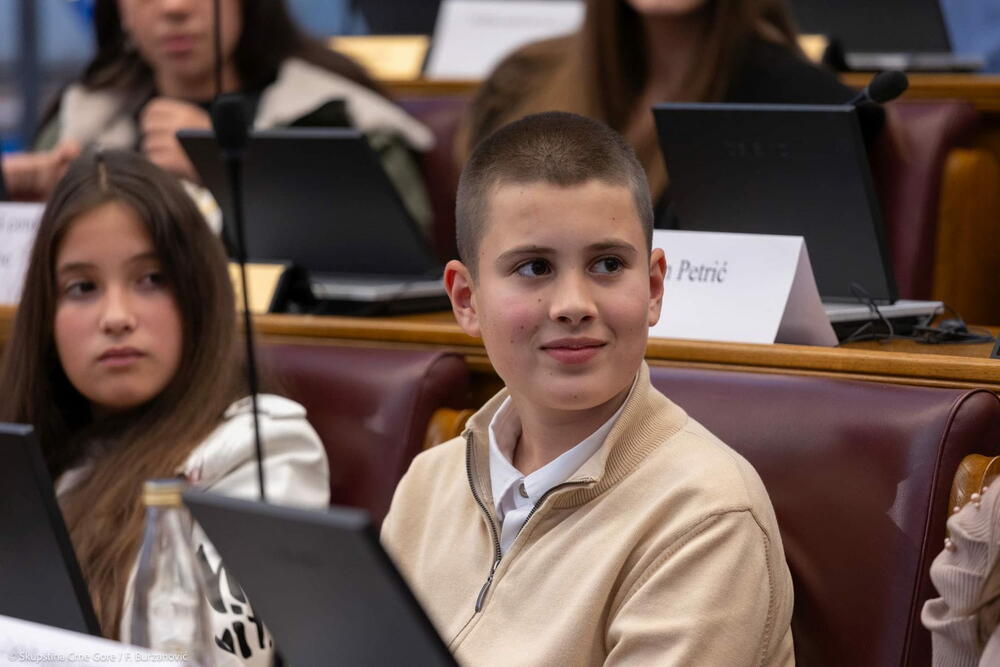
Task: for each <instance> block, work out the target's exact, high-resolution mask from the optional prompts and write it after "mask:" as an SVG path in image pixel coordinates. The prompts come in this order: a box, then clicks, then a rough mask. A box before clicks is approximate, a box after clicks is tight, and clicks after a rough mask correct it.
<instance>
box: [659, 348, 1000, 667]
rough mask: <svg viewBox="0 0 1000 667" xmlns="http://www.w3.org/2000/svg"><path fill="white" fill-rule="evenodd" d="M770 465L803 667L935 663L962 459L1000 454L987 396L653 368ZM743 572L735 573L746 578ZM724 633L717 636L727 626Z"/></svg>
mask: <svg viewBox="0 0 1000 667" xmlns="http://www.w3.org/2000/svg"><path fill="white" fill-rule="evenodd" d="M651 371H652V380H653V384H654V385H656V386H657V387H658V388H659V389H660V390H661V391H663V393H665V394H666V395H667V396H669V397H670V398H671V399H672V400H673V401H675V402H676V403H677V404H679V405H680V406H682V407H683V408H684V409H685V410H687V411H688V413H689V414H690V415H691V416H692V417H693V418H695V419H697V420H698V421H700V422H701V423H702V424H704V425H705V426H706V427H707V428H708V429H709V430H711V431H712V432H714V433H715V434H716V435H718V436H719V437H720V438H722V439H723V440H724V441H725V442H726V443H728V444H729V445H730V446H731V447H733V448H734V449H736V450H737V451H738V452H740V453H741V454H742V455H743V456H744V457H746V458H747V459H748V460H749V461H750V463H752V464H753V465H754V467H755V468H756V469H757V471H758V472H759V473H760V476H761V478H762V479H763V480H764V484H765V486H766V487H767V490H768V493H769V494H770V496H771V500H772V503H773V504H774V508H775V511H776V513H777V517H778V524H779V526H780V528H781V536H782V540H783V543H784V548H785V555H786V557H787V559H788V564H789V568H790V569H791V572H792V578H793V580H794V585H795V610H794V615H793V619H792V633H793V636H794V638H795V653H796V658H797V662H798V663H799V664H800V665H807V666H814V665H830V666H831V667H833V666H835V665H836V666H838V667H839V666H842V665H929V664H930V636H929V633H928V632H927V631H926V630H925V629H924V628H923V627H922V626H921V624H920V610H921V607H922V606H923V603H924V601H925V600H927V599H928V598H930V597H936V593H935V592H934V588H933V586H932V584H931V582H930V578H929V575H928V571H929V568H930V564H931V561H932V560H933V559H934V557H935V556H936V555H937V553H938V552H939V551H940V550H941V548H942V546H943V540H944V535H945V520H946V518H947V517H946V513H947V503H948V495H949V491H950V489H951V482H952V477H953V475H954V473H955V471H956V469H957V468H958V464H959V462H960V461H961V460H962V458H963V457H964V456H965V455H967V454H971V453H975V452H979V453H983V454H1000V399H998V398H997V396H996V395H994V394H992V393H990V392H987V391H968V390H951V389H935V388H923V387H907V386H896V385H882V384H876V383H865V382H849V381H843V380H830V379H824V378H809V377H792V376H783V375H770V374H754V373H735V372H723V371H708V370H696V369H680V368H659V367H658V368H652V369H651ZM736 576H738V574H737V575H736ZM724 631H725V630H724V629H720V632H724Z"/></svg>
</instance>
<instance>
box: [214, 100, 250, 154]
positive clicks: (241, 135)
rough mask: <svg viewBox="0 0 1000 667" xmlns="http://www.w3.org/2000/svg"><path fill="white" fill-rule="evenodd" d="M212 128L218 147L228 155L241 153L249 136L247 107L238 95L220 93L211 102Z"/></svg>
mask: <svg viewBox="0 0 1000 667" xmlns="http://www.w3.org/2000/svg"><path fill="white" fill-rule="evenodd" d="M211 115H212V129H213V130H214V131H215V139H216V141H218V142H219V147H220V148H222V150H223V152H225V153H226V154H228V155H236V154H239V153H242V152H243V150H244V149H246V146H247V141H248V140H249V138H250V135H249V126H250V123H249V121H248V120H247V108H246V104H245V103H244V101H243V98H242V97H241V96H240V95H236V94H226V95H220V96H219V97H217V98H216V99H215V101H214V102H212V112H211Z"/></svg>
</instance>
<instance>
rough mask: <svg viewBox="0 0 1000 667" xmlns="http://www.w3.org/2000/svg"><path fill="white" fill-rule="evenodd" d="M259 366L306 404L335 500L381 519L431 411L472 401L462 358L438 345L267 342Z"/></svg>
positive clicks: (415, 451)
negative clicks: (406, 347) (432, 347)
mask: <svg viewBox="0 0 1000 667" xmlns="http://www.w3.org/2000/svg"><path fill="white" fill-rule="evenodd" d="M261 358H262V359H261V361H262V368H266V369H268V371H269V373H270V374H271V375H272V376H273V377H274V379H275V381H276V383H277V385H278V388H279V390H280V393H282V394H284V395H285V396H288V397H289V398H291V399H292V400H295V401H298V402H299V403H301V404H302V405H303V406H305V408H306V413H307V418H308V419H309V423H310V424H312V426H313V428H315V429H316V432H317V433H318V434H319V436H320V438H321V439H322V440H323V444H324V446H325V447H326V453H327V456H328V458H329V461H330V500H331V502H332V503H333V504H335V505H351V506H354V507H360V508H362V509H365V510H368V512H370V513H371V515H372V517H373V520H374V521H375V522H376V523H380V522H381V521H382V519H383V518H384V517H385V514H386V512H387V511H388V510H389V502H390V501H391V500H392V493H393V491H394V490H395V488H396V484H397V483H398V482H399V480H400V478H401V477H402V476H403V473H405V472H406V469H407V468H408V467H409V465H410V461H411V460H412V459H413V457H414V456H416V455H417V454H418V453H419V452H420V451H421V449H422V448H423V442H424V435H425V433H426V432H427V425H428V423H429V422H430V418H431V415H432V414H433V413H434V411H435V410H436V409H438V408H441V407H451V408H462V407H465V406H466V405H467V403H468V400H469V397H468V393H469V372H468V369H467V368H466V366H465V361H464V360H463V359H462V357H461V356H459V355H457V354H454V353H448V352H442V351H436V350H428V351H424V350H392V349H379V348H362V347H340V346H335V345H284V344H280V345H275V344H270V345H264V346H262V349H261Z"/></svg>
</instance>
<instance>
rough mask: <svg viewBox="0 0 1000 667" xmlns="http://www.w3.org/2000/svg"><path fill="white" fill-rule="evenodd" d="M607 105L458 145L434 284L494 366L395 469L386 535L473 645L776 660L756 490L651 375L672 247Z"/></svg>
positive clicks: (585, 657) (566, 653)
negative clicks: (462, 161)
mask: <svg viewBox="0 0 1000 667" xmlns="http://www.w3.org/2000/svg"><path fill="white" fill-rule="evenodd" d="M652 220H653V211H652V205H651V202H650V196H649V190H648V186H647V184H646V179H645V175H644V173H643V170H642V167H641V166H640V165H639V163H638V162H637V160H636V158H635V156H634V154H633V153H632V151H631V149H630V148H628V146H627V145H626V144H625V142H624V141H623V140H622V139H621V137H619V136H618V135H617V134H615V133H614V132H613V131H612V130H610V129H608V128H607V127H606V126H604V125H602V124H600V123H597V122H595V121H592V120H588V119H585V118H582V117H580V116H575V115H572V114H566V113H558V112H551V113H545V114H537V115H534V116H528V117H526V118H524V119H522V120H520V121H517V122H515V123H512V124H510V125H508V126H506V127H504V128H502V129H500V130H498V131H497V132H496V133H495V134H493V135H492V136H491V137H489V138H488V139H486V140H485V141H483V142H482V143H481V144H480V145H479V146H478V147H477V148H476V150H475V151H474V153H473V155H472V156H471V157H470V159H469V161H468V163H467V165H466V167H465V169H464V171H463V173H462V178H461V182H460V184H459V191H458V207H457V223H458V246H459V254H460V256H461V258H462V261H452V262H449V263H448V265H447V267H446V269H445V284H446V286H447V289H448V293H449V296H450V297H451V302H452V307H453V310H454V313H455V317H456V319H457V320H458V323H459V324H460V325H461V327H462V328H463V329H464V330H465V331H466V332H467V333H469V334H470V335H473V336H481V337H482V339H483V343H484V345H485V347H486V351H487V353H488V355H489V357H490V361H491V362H492V364H493V367H494V368H495V369H496V371H497V373H498V374H499V375H500V377H501V378H503V380H504V382H505V383H506V389H505V390H504V391H502V392H501V393H500V394H498V395H497V396H496V397H494V398H493V399H491V400H490V401H489V402H488V403H487V404H486V405H485V406H483V408H482V409H481V410H480V411H479V412H477V413H476V415H474V416H473V417H472V418H471V419H470V420H469V424H468V427H467V429H466V431H465V433H463V435H462V436H461V437H459V438H456V439H454V440H452V441H449V442H447V443H445V444H443V445H440V446H438V447H435V448H433V449H431V450H430V451H428V452H425V453H424V454H422V455H421V456H419V457H417V459H416V460H415V461H414V462H413V465H412V466H411V468H410V470H409V472H408V473H407V474H406V476H405V477H404V478H403V480H402V481H401V482H400V484H399V487H398V489H397V490H396V495H395V497H394V499H393V503H392V508H391V510H390V512H389V516H388V517H387V518H386V521H385V524H384V526H383V530H382V539H383V542H384V543H385V545H386V547H387V549H388V550H389V552H390V554H391V555H392V556H393V557H394V560H395V561H396V563H397V564H398V566H399V567H400V569H401V570H402V572H403V574H404V576H405V577H406V579H407V580H408V581H409V583H410V585H411V586H412V587H413V589H414V591H415V592H416V594H417V597H418V598H419V599H420V600H421V602H422V603H423V605H424V606H425V608H426V609H427V610H428V613H429V614H430V616H431V618H432V620H433V621H434V623H435V625H436V626H437V628H438V631H439V632H440V633H441V635H442V637H443V638H444V640H445V641H446V642H447V643H448V645H449V647H450V649H451V650H452V652H453V653H454V654H455V655H456V657H457V658H458V659H459V661H460V662H462V663H463V664H467V665H522V664H523V665H602V664H603V665H608V664H635V665H685V666H687V665H709V666H715V665H719V666H723V665H724V666H726V667H732V666H736V665H787V664H792V663H793V662H794V657H793V651H792V637H791V630H790V621H791V614H792V583H791V578H790V576H789V573H788V567H787V565H786V563H785V558H784V552H783V550H782V545H781V537H780V535H779V533H778V527H777V523H776V521H775V517H774V512H773V510H772V507H771V503H770V500H769V499H768V497H767V492H766V491H765V490H764V487H763V485H762V484H761V481H760V478H759V477H758V476H757V474H756V472H755V471H754V470H753V468H752V467H751V466H750V464H748V463H747V462H746V461H745V460H744V459H743V458H742V457H741V456H740V455H739V454H737V453H736V452H734V451H733V450H732V449H730V448H729V447H727V446H726V445H725V444H724V443H722V442H721V441H720V440H718V439H717V438H716V437H714V436H713V435H712V434H711V433H709V432H708V431H707V430H706V429H705V428H704V427H702V426H701V425H700V424H698V423H697V422H695V421H694V420H693V419H691V418H689V417H688V416H687V414H685V412H684V411H683V410H682V409H681V408H680V407H678V406H677V405H675V404H673V403H672V402H671V401H670V400H669V399H667V398H666V397H665V396H663V394H661V393H660V392H658V391H657V390H656V389H655V388H653V387H652V385H651V384H650V382H649V369H648V368H647V367H646V365H645V363H644V361H643V358H644V353H645V349H646V339H647V336H648V330H649V326H651V325H652V324H655V323H656V321H657V320H658V318H659V316H660V305H661V301H662V296H663V277H664V272H665V268H666V261H665V259H664V254H663V251H662V250H660V249H658V248H657V249H653V248H652V247H651V245H652Z"/></svg>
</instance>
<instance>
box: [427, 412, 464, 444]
mask: <svg viewBox="0 0 1000 667" xmlns="http://www.w3.org/2000/svg"><path fill="white" fill-rule="evenodd" d="M473 414H475V410H453V409H452V408H438V409H437V410H435V411H434V414H433V415H431V421H430V423H429V424H427V435H426V436H424V449H430V448H431V447H433V446H434V445H440V444H441V443H442V442H446V441H448V440H451V439H452V438H454V437H456V436H458V435H461V433H462V431H463V430H464V429H465V422H467V421H469V417H471V416H472V415H473Z"/></svg>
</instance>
